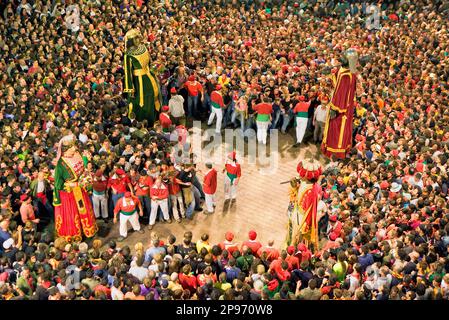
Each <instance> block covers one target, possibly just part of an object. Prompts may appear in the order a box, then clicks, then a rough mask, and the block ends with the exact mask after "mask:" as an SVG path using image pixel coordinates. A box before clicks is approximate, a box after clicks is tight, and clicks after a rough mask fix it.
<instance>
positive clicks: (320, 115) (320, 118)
mask: <svg viewBox="0 0 449 320" xmlns="http://www.w3.org/2000/svg"><path fill="white" fill-rule="evenodd" d="M326 115H327V108H326V107H325V106H323V105H322V104H320V105H319V106H318V107H317V108H316V109H315V114H314V119H315V121H317V122H325V121H326Z"/></svg>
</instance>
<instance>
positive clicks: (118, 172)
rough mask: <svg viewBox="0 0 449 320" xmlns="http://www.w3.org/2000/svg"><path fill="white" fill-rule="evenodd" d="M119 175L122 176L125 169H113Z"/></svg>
mask: <svg viewBox="0 0 449 320" xmlns="http://www.w3.org/2000/svg"><path fill="white" fill-rule="evenodd" d="M115 172H116V173H117V174H118V175H119V176H122V175H124V174H125V171H123V169H117V171H115Z"/></svg>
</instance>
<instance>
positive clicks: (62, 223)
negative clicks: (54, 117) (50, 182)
mask: <svg viewBox="0 0 449 320" xmlns="http://www.w3.org/2000/svg"><path fill="white" fill-rule="evenodd" d="M75 143H76V138H75V136H74V135H67V136H65V137H63V138H62V139H61V140H60V142H59V146H58V147H59V148H58V157H57V160H56V161H57V162H56V167H55V171H54V180H55V185H54V191H53V192H54V193H53V205H54V206H55V229H56V236H57V237H63V238H65V239H66V240H67V241H68V242H72V241H81V240H82V237H83V233H84V235H85V236H86V237H88V238H91V237H93V236H94V235H95V233H96V232H97V231H98V227H97V224H96V222H95V216H94V211H93V209H92V203H91V201H90V198H89V194H88V193H87V192H86V189H85V186H84V185H83V180H82V177H83V174H84V170H85V169H84V168H85V167H86V165H87V159H85V158H83V157H82V156H81V154H80V153H79V151H78V150H77V147H76V144H75Z"/></svg>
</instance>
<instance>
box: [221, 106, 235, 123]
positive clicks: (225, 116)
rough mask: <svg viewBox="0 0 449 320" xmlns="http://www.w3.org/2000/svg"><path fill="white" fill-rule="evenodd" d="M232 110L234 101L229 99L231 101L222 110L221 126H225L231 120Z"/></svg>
mask: <svg viewBox="0 0 449 320" xmlns="http://www.w3.org/2000/svg"><path fill="white" fill-rule="evenodd" d="M233 112H234V101H231V103H230V104H229V105H228V106H227V107H226V109H224V110H223V128H226V126H227V125H228V124H229V123H231V122H232V113H233Z"/></svg>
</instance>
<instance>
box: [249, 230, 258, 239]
mask: <svg viewBox="0 0 449 320" xmlns="http://www.w3.org/2000/svg"><path fill="white" fill-rule="evenodd" d="M248 237H249V240H256V238H257V233H256V231H254V230H251V231H250V232H249V233H248Z"/></svg>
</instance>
